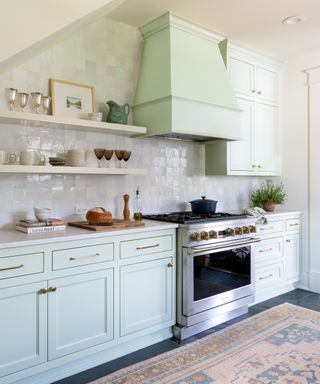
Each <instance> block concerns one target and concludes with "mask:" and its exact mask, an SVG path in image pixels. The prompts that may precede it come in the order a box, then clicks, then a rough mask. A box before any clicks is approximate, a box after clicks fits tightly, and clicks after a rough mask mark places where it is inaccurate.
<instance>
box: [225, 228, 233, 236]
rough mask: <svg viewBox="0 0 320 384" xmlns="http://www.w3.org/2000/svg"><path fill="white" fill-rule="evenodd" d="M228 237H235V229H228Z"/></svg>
mask: <svg viewBox="0 0 320 384" xmlns="http://www.w3.org/2000/svg"><path fill="white" fill-rule="evenodd" d="M226 235H227V236H234V229H233V228H227V229H226Z"/></svg>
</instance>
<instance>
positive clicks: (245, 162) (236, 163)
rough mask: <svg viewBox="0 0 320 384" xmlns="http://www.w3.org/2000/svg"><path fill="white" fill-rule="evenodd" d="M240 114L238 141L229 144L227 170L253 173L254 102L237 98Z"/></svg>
mask: <svg viewBox="0 0 320 384" xmlns="http://www.w3.org/2000/svg"><path fill="white" fill-rule="evenodd" d="M237 101H238V105H239V108H240V109H241V110H242V113H241V137H242V140H240V141H233V142H231V143H229V169H230V170H231V171H249V172H253V171H254V167H253V165H254V164H253V134H254V133H253V130H254V102H253V101H249V100H245V99H241V98H238V99H237Z"/></svg>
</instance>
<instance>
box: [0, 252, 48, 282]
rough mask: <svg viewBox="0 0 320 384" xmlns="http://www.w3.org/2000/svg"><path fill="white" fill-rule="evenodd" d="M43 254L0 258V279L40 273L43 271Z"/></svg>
mask: <svg viewBox="0 0 320 384" xmlns="http://www.w3.org/2000/svg"><path fill="white" fill-rule="evenodd" d="M43 258H44V254H43V253H42V252H40V253H30V254H27V255H19V256H10V257H1V258H0V279H7V278H9V277H18V276H24V275H31V274H34V273H41V272H43V271H44V259H43Z"/></svg>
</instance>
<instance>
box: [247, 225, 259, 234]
mask: <svg viewBox="0 0 320 384" xmlns="http://www.w3.org/2000/svg"><path fill="white" fill-rule="evenodd" d="M249 230H250V233H256V232H257V228H256V226H255V225H249Z"/></svg>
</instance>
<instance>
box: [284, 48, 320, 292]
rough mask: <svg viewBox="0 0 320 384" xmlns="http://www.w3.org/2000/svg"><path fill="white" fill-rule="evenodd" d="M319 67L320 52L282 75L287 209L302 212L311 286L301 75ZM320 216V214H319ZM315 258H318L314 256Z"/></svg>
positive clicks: (305, 281)
mask: <svg viewBox="0 0 320 384" xmlns="http://www.w3.org/2000/svg"><path fill="white" fill-rule="evenodd" d="M319 64H320V51H319V52H312V53H310V54H308V55H306V54H305V55H303V56H300V57H295V58H292V59H289V60H288V61H287V63H286V65H285V67H284V71H283V112H282V122H283V124H282V127H283V131H282V164H283V182H284V184H285V186H286V189H287V193H288V200H287V202H286V204H285V208H288V209H294V210H300V211H302V212H303V229H302V266H301V267H302V281H301V285H302V286H303V287H308V286H309V269H310V260H309V248H308V236H309V215H308V209H309V188H308V185H309V176H308V174H309V166H308V161H309V148H308V89H307V87H306V85H305V83H306V80H307V77H306V74H305V73H303V72H302V71H303V70H305V69H307V68H310V67H314V66H317V65H319ZM319 213H320V212H319ZM313 256H314V257H315V256H316V255H313Z"/></svg>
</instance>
